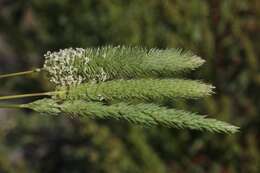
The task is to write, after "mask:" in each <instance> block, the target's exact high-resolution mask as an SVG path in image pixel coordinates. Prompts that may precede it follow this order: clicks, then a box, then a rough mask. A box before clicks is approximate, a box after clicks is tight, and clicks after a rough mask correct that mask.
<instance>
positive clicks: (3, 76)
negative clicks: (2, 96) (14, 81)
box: [0, 68, 42, 79]
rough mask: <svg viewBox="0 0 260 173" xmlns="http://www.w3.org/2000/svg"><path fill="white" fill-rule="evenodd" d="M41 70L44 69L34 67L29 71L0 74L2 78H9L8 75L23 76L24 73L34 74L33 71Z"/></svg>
mask: <svg viewBox="0 0 260 173" xmlns="http://www.w3.org/2000/svg"><path fill="white" fill-rule="evenodd" d="M40 71H42V69H40V68H37V69H34V70H29V71H22V72H17V73H9V74H3V75H0V79H3V78H7V77H15V76H22V75H27V74H32V73H36V72H40Z"/></svg>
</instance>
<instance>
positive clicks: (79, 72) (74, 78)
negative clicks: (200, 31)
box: [0, 46, 205, 86]
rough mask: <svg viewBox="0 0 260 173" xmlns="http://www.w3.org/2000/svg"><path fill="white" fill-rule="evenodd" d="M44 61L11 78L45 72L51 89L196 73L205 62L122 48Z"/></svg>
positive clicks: (66, 53) (182, 54) (71, 52)
mask: <svg viewBox="0 0 260 173" xmlns="http://www.w3.org/2000/svg"><path fill="white" fill-rule="evenodd" d="M44 57H45V62H44V66H43V68H41V69H36V70H32V71H27V72H21V73H14V74H11V75H19V74H20V75H24V74H28V73H33V72H40V71H45V72H47V73H48V76H49V80H50V82H52V83H54V84H55V85H57V86H72V85H77V84H80V83H83V82H89V81H91V82H100V81H101V82H102V81H107V80H113V79H133V78H147V77H158V78H161V77H172V76H175V75H178V74H183V73H184V72H187V71H191V70H193V69H196V68H198V67H199V66H201V65H202V64H203V63H204V62H205V61H204V60H203V59H201V58H200V57H198V56H196V55H194V54H192V53H191V52H188V51H182V50H177V49H165V50H160V49H145V48H139V47H126V46H117V47H112V46H105V47H100V48H87V49H82V48H76V49H72V48H68V49H64V50H60V51H57V52H50V51H49V52H47V53H46V54H45V55H44ZM11 75H9V76H11ZM2 77H8V75H2ZM0 78H1V76H0Z"/></svg>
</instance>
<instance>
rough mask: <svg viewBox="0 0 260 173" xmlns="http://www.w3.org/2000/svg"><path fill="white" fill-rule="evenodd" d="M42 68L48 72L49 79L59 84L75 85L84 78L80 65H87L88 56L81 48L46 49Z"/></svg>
mask: <svg viewBox="0 0 260 173" xmlns="http://www.w3.org/2000/svg"><path fill="white" fill-rule="evenodd" d="M44 57H45V63H44V66H43V68H44V69H45V70H46V71H47V72H48V73H49V75H50V81H51V82H53V83H54V84H56V85H59V86H75V85H78V84H80V83H82V82H83V81H84V80H85V77H84V75H83V74H82V72H81V70H82V69H80V66H82V65H83V66H87V64H88V63H89V61H90V58H89V57H87V56H86V50H85V49H82V48H76V49H72V48H68V49H64V50H59V51H58V52H50V51H48V52H47V53H46V54H45V55H44Z"/></svg>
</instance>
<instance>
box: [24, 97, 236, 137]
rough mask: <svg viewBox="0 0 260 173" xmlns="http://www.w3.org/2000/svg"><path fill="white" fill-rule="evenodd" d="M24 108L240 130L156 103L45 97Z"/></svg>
mask: <svg viewBox="0 0 260 173" xmlns="http://www.w3.org/2000/svg"><path fill="white" fill-rule="evenodd" d="M20 107H23V108H30V109H33V110H35V111H37V112H40V113H47V114H53V115H59V114H61V113H63V114H65V115H70V116H79V117H89V118H101V119H106V118H113V119H118V120H121V119H122V120H127V121H129V122H132V123H135V124H140V125H146V126H153V125H160V126H166V127H175V128H180V129H183V128H188V129H196V130H207V131H211V132H224V133H234V132H236V131H237V130H238V128H237V127H235V126H232V125H229V124H228V123H225V122H221V121H217V120H215V119H210V118H205V116H201V115H197V114H195V113H191V112H187V111H182V110H176V109H167V108H165V107H161V106H158V105H155V104H144V103H140V104H127V103H117V104H112V105H104V104H102V103H100V102H86V101H85V100H71V101H64V102H62V103H60V102H59V101H56V100H54V99H42V100H38V101H35V102H33V103H30V104H25V105H20Z"/></svg>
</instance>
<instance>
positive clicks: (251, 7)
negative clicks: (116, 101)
mask: <svg viewBox="0 0 260 173" xmlns="http://www.w3.org/2000/svg"><path fill="white" fill-rule="evenodd" d="M259 31H260V1H259V0H190V1H188V2H187V1H183V0H164V1H159V0H131V1H130V0H121V1H120V0H85V1H83V0H79V1H73V0H27V1H16V0H2V1H0V64H1V66H0V71H1V73H8V72H14V71H21V70H27V69H31V68H33V67H39V66H41V64H42V61H43V53H45V52H46V51H47V50H57V49H60V48H65V47H89V46H100V45H106V44H112V45H118V44H124V45H141V46H146V47H159V48H165V47H178V48H185V49H189V50H192V51H194V52H195V53H197V54H198V55H200V56H202V57H203V58H205V59H206V60H207V63H206V65H204V67H203V68H202V69H201V70H200V71H199V72H197V73H192V74H190V75H191V77H193V76H194V77H195V76H196V77H197V78H198V77H199V78H203V79H206V81H209V82H210V83H213V84H214V85H215V86H216V88H217V89H216V94H215V95H214V96H213V97H209V98H207V99H205V100H203V101H200V102H198V103H197V102H196V103H193V102H191V103H190V102H188V103H184V102H182V103H179V105H177V106H178V107H182V108H185V107H188V109H192V110H194V111H199V112H202V113H204V114H208V115H210V116H211V117H215V118H217V119H221V120H224V121H228V122H231V123H233V124H235V125H238V126H241V132H240V133H238V134H236V135H232V136H226V135H215V134H214V135H213V134H207V133H201V132H196V131H187V130H175V129H166V128H141V127H137V126H131V125H128V124H123V123H119V122H114V121H108V120H106V121H92V120H78V119H69V118H66V117H51V116H45V115H39V114H35V113H32V112H28V111H16V110H0V111H1V112H0V172H7V173H12V172H21V173H22V172H35V173H40V172H44V173H45V172H55V173H57V172H93V173H95V172H113V173H114V172H115V173H116V172H118V173H119V172H135V173H137V172H140V173H141V172H142V173H143V172H146V173H163V172H192V173H196V172H199V173H200V172H202V173H203V172H205V173H206V172H213V173H214V172H216V173H217V172H221V173H235V172H245V173H246V172H250V173H257V172H259V171H260V164H259V163H260V143H259V140H258V139H259V135H260V118H259V116H260V115H259V112H260V93H259V86H260V71H259V60H260V58H259V56H260V49H259V48H258V47H259V46H260V32H259ZM50 87H51V86H50V85H49V83H48V82H47V81H46V80H44V76H35V75H33V76H27V77H20V78H10V79H5V80H3V79H2V80H1V86H0V94H1V95H8V94H15V93H18V92H19V93H26V92H32V91H35V92H36V91H44V90H48V89H50ZM26 101H29V100H22V102H26Z"/></svg>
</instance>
